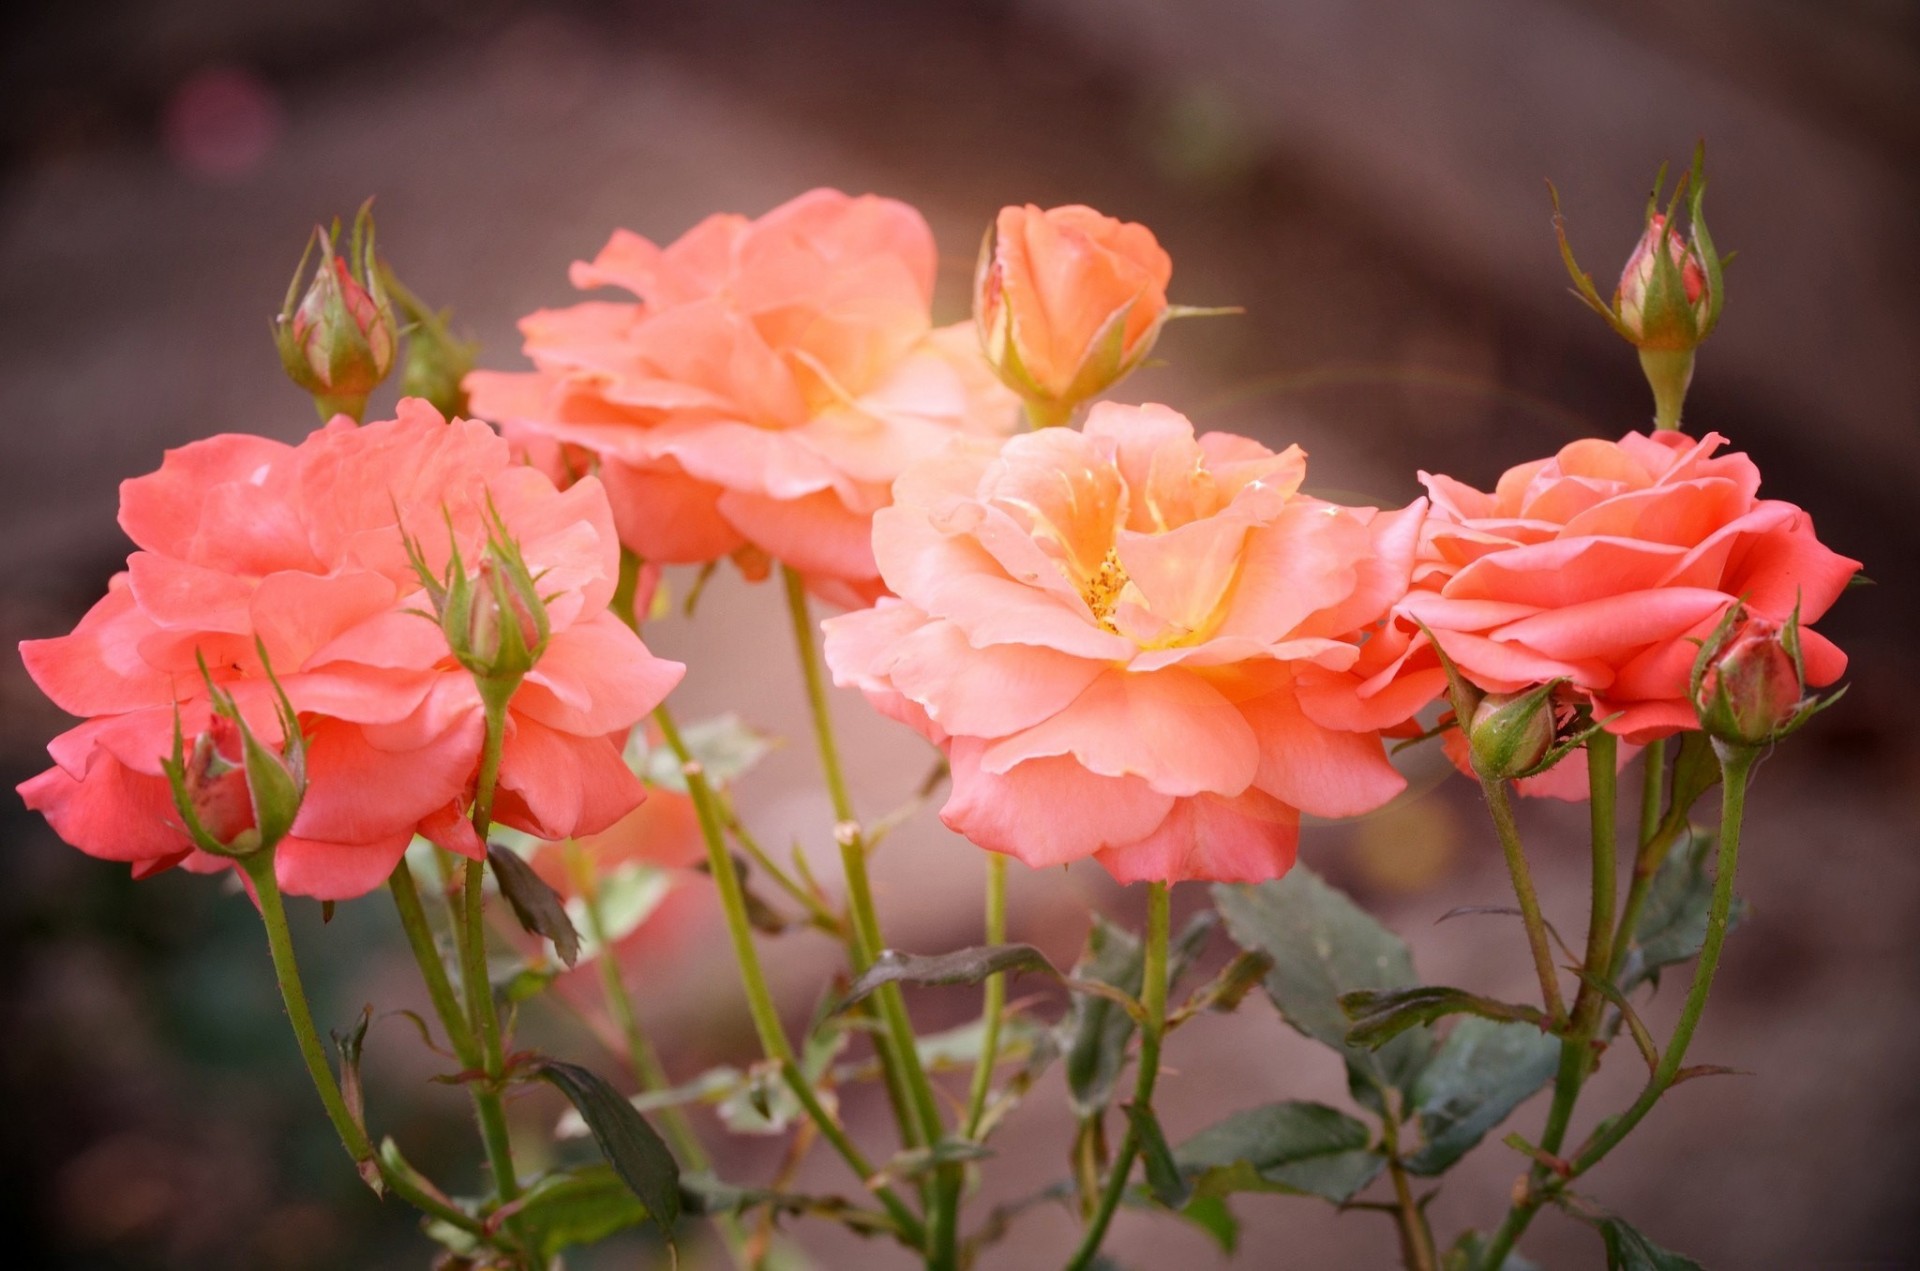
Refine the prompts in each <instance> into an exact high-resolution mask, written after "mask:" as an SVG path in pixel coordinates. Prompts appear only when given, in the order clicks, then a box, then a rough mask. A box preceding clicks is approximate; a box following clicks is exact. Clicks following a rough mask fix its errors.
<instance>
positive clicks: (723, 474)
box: [466, 190, 1016, 604]
mask: <svg viewBox="0 0 1920 1271" xmlns="http://www.w3.org/2000/svg"><path fill="white" fill-rule="evenodd" d="M572 276H573V282H574V285H575V286H578V287H583V288H591V287H603V286H614V287H620V288H623V289H625V290H627V291H630V292H632V293H633V294H635V295H636V296H638V297H640V301H639V303H619V302H610V301H591V302H587V303H584V304H578V305H575V306H573V307H572V308H568V309H557V310H542V311H540V312H538V313H534V314H532V315H531V316H529V317H527V318H526V319H525V320H523V321H522V322H521V324H520V325H521V330H522V331H523V332H524V333H525V335H526V352H527V355H528V356H529V357H531V358H532V359H533V361H534V364H535V366H536V367H538V368H539V369H538V370H536V371H534V372H532V373H526V374H515V373H505V372H489V371H478V372H475V373H473V374H472V375H470V376H469V377H468V378H467V381H466V383H467V389H468V391H469V392H470V393H471V394H472V400H473V409H474V410H475V412H476V413H478V414H481V415H484V416H487V417H489V418H492V419H495V420H497V421H499V422H500V424H501V426H502V428H503V429H504V430H505V432H506V434H507V437H508V439H509V440H510V441H511V442H512V443H513V444H514V445H515V447H516V448H518V449H520V450H523V451H526V452H528V453H530V454H532V455H534V456H535V457H536V460H537V461H539V462H541V463H543V464H544V465H546V466H549V468H550V470H553V471H555V472H560V471H565V470H571V471H581V472H584V471H589V470H596V471H598V473H599V475H600V477H601V479H602V480H603V481H604V482H605V483H606V486H607V491H608V494H609V495H610V496H611V498H612V499H613V507H614V520H615V522H616V524H617V525H618V527H619V530H620V537H621V539H622V541H623V542H625V543H626V544H627V546H629V547H631V548H632V549H633V550H634V551H635V552H637V553H639V554H640V555H641V556H642V557H644V558H645V559H647V560H649V561H658V562H662V563H667V564H675V563H680V564H686V563H695V562H706V561H712V560H716V559H719V558H720V557H723V556H728V555H734V556H736V558H737V559H739V560H741V562H742V563H743V565H744V566H745V567H746V568H747V569H748V570H749V572H752V571H754V570H755V569H756V567H758V568H764V562H765V560H766V558H767V557H772V558H773V559H775V560H779V561H781V562H784V563H785V564H787V565H790V566H792V567H793V568H795V569H797V570H799V571H800V572H801V573H802V574H804V575H805V576H806V577H807V580H808V582H809V584H810V585H811V586H812V587H813V588H814V590H816V591H817V592H820V593H821V594H823V595H825V596H827V597H828V598H830V599H834V600H837V601H839V602H840V603H844V604H855V603H866V602H867V601H869V600H871V599H872V598H873V597H874V596H875V595H877V594H878V592H879V584H878V574H877V571H876V570H875V567H874V562H873V552H872V548H871V546H870V543H869V538H870V535H869V532H868V525H869V518H871V517H872V515H873V513H874V512H875V511H876V510H877V509H879V508H881V507H884V506H886V503H887V497H888V490H889V488H890V487H891V485H892V483H893V479H894V477H896V476H898V475H899V473H900V471H901V469H902V468H904V467H905V466H906V465H907V463H909V462H910V461H912V460H913V459H916V458H918V457H920V456H922V455H925V454H929V453H931V452H933V451H934V450H937V449H938V448H939V447H940V446H941V445H942V444H943V443H944V442H945V441H946V439H947V437H948V436H950V435H951V434H952V433H953V432H954V431H955V430H960V431H966V432H975V433H982V434H987V435H1001V434H1004V433H1005V432H1007V431H1009V430H1010V429H1011V428H1012V427H1013V425H1014V421H1015V409H1016V402H1015V399H1014V397H1013V395H1012V394H1011V393H1009V392H1007V391H1006V390H1005V389H1003V388H1001V387H1000V385H999V384H998V383H997V382H996V381H995V379H994V376H993V372H992V370H991V369H990V368H989V367H988V366H987V365H986V363H985V361H984V359H983V358H982V357H981V355H980V352H979V349H978V347H977V345H976V342H975V340H974V337H973V332H972V331H971V329H970V328H969V327H968V326H967V325H966V324H960V325H957V326H951V327H943V328H939V329H935V328H934V327H933V326H932V323H931V320H930V317H929V314H930V306H931V303H932V299H933V278H934V246H933V236H932V234H931V232H930V231H929V230H928V229H927V225H926V222H925V221H923V220H922V219H921V217H920V214H919V213H917V212H915V211H914V210H913V209H912V208H910V207H908V206H907V205H906V204H904V203H898V202H895V201H893V200H892V199H883V198H876V197H874V196H873V195H865V196H862V197H860V198H849V197H848V196H846V195H844V194H841V193H838V192H837V191H833V190H814V191H812V192H811V193H808V194H803V195H801V196H800V197H799V198H797V199H794V200H793V201H792V202H790V203H786V204H783V205H782V206H780V207H777V208H775V209H774V210H773V211H771V212H769V213H767V214H766V215H765V216H762V217H761V218H759V219H758V220H748V219H747V218H746V217H743V216H732V215H720V216H712V217H709V218H707V219H706V220H705V221H702V222H701V223H700V224H699V225H697V226H695V227H694V228H693V229H692V230H690V231H688V232H687V233H686V234H685V235H684V236H682V237H681V238H680V239H679V240H678V241H676V242H674V243H672V244H671V245H669V246H667V247H665V248H660V247H656V246H655V245H654V244H652V243H651V242H649V241H647V240H646V239H644V238H641V237H640V236H639V235H637V234H631V233H628V232H627V231H625V230H622V231H619V232H618V233H616V234H615V235H614V236H613V238H612V240H611V241H610V242H608V244H607V246H606V247H605V249H603V250H602V251H601V253H600V255H599V256H598V257H597V258H595V260H594V261H593V263H591V264H586V263H576V264H575V265H574V267H573V275H572Z"/></svg>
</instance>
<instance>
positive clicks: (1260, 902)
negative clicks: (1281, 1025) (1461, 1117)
mask: <svg viewBox="0 0 1920 1271" xmlns="http://www.w3.org/2000/svg"><path fill="white" fill-rule="evenodd" d="M1213 896H1214V903H1215V904H1216V905H1218V906H1219V909H1220V913H1221V916H1222V917H1224V918H1225V919H1226V923H1227V931H1228V933H1229V934H1230V935H1231V936H1232V937H1233V939H1234V941H1235V942H1236V943H1237V944H1239V945H1240V947H1241V948H1243V949H1248V950H1254V951H1258V952H1261V953H1264V954H1266V955H1267V956H1268V957H1270V958H1272V959H1273V968H1272V970H1270V971H1268V973H1267V976H1266V980H1265V982H1264V983H1265V987H1266V990H1267V996H1269V997H1271V998H1272V999H1273V1004H1274V1005H1275V1006H1277V1007H1279V1009H1280V1014H1281V1015H1282V1016H1284V1017H1285V1018H1286V1020H1287V1022H1288V1023H1289V1024H1292V1025H1293V1026H1294V1027H1295V1028H1297V1029H1299V1030H1300V1031H1301V1032H1302V1033H1305V1034H1306V1035H1307V1036H1309V1037H1311V1038H1313V1039H1314V1040H1316V1041H1319V1042H1323V1043H1325V1044H1326V1045H1328V1046H1331V1047H1333V1048H1334V1049H1335V1050H1338V1051H1339V1052H1340V1053H1341V1054H1342V1055H1343V1056H1344V1057H1345V1058H1346V1061H1347V1072H1348V1077H1349V1083H1350V1085H1351V1086H1352V1088H1353V1091H1354V1095H1355V1097H1356V1098H1358V1099H1360V1100H1361V1101H1362V1102H1364V1103H1366V1104H1367V1105H1368V1106H1369V1107H1372V1108H1374V1109H1376V1110H1378V1109H1379V1108H1381V1107H1382V1106H1383V1101H1382V1092H1384V1091H1386V1090H1388V1089H1399V1090H1402V1091H1405V1090H1407V1089H1408V1088H1410V1087H1411V1086H1412V1084H1413V1082H1414V1079H1415V1078H1417V1077H1418V1076H1419V1074H1420V1070H1421V1069H1422V1068H1423V1067H1424V1066H1425V1065H1426V1062H1427V1058H1428V1056H1429V1055H1431V1054H1432V1053H1433V1044H1434V1041H1433V1032H1432V1030H1431V1029H1429V1028H1427V1027H1425V1026H1424V1025H1417V1026H1411V1027H1408V1028H1406V1029H1405V1030H1404V1031H1402V1032H1400V1033H1399V1035H1398V1036H1395V1037H1393V1038H1392V1039H1391V1040H1389V1041H1386V1042H1384V1043H1383V1044H1382V1045H1380V1046H1379V1047H1378V1048H1377V1049H1368V1048H1366V1047H1364V1046H1356V1045H1353V1044H1351V1043H1349V1042H1348V1040H1347V1032H1348V1029H1349V1027H1350V1023H1349V1020H1348V1018H1347V1014H1346V1012H1345V1011H1344V1010H1342V1009H1341V1007H1340V998H1341V996H1342V995H1343V994H1347V993H1354V992H1357V991H1360V990H1363V989H1373V990H1393V989H1409V988H1414V987H1416V986H1418V984H1419V981H1418V980H1417V979H1416V978H1415V977H1414V973H1413V959H1412V957H1411V956H1410V955H1409V954H1408V953H1407V946H1406V945H1405V943H1403V942H1402V941H1401V939H1400V938H1399V937H1398V936H1396V935H1394V934H1393V933H1392V932H1391V931H1388V930H1387V929H1386V928H1385V927H1383V926H1381V925H1380V923H1379V922H1378V921H1376V920H1375V919H1374V918H1373V917H1372V915H1370V914H1368V913H1367V912H1366V911H1365V910H1363V909H1361V908H1360V907H1359V906H1358V905H1356V904H1354V903H1353V901H1352V900H1350V899H1348V898H1347V897H1346V896H1345V895H1343V894H1342V893H1341V892H1339V891H1337V890H1335V889H1334V888H1332V887H1329V886H1328V885H1327V884H1326V883H1325V882H1323V881H1322V880H1321V879H1320V877H1319V876H1318V875H1316V874H1315V873H1313V871H1311V870H1309V869H1307V868H1306V867H1305V866H1304V865H1296V866H1295V867H1294V868H1293V869H1292V870H1291V871H1290V872H1289V873H1288V874H1287V875H1286V876H1285V877H1284V878H1281V879H1278V880H1276V881H1274V882H1270V883H1260V884H1258V885H1257V886H1246V885H1226V884H1221V885H1217V886H1215V888H1214V889H1213Z"/></svg>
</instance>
